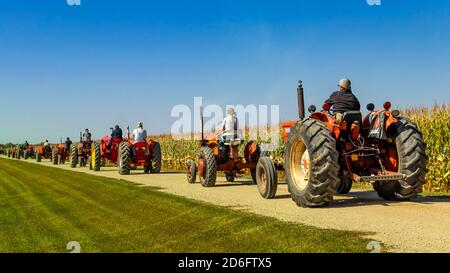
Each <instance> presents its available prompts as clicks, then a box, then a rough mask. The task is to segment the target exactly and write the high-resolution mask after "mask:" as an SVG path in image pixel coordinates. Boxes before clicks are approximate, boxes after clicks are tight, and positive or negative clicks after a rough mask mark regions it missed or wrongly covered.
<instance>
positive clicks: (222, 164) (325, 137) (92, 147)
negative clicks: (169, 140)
mask: <svg viewBox="0 0 450 273" xmlns="http://www.w3.org/2000/svg"><path fill="white" fill-rule="evenodd" d="M297 101H298V116H299V119H298V120H297V121H289V122H284V123H282V124H281V125H282V130H283V134H282V135H283V141H284V162H282V163H280V162H277V161H274V160H273V159H272V158H271V157H270V153H268V152H267V151H264V149H262V147H261V145H259V144H258V143H256V142H255V141H249V142H248V143H246V145H245V148H244V155H243V157H242V156H240V155H239V152H238V151H239V147H240V146H241V145H243V144H244V139H243V138H242V136H241V135H240V134H238V133H237V132H236V131H233V132H219V133H214V132H213V133H211V134H210V135H207V136H205V134H204V132H203V114H202V113H201V122H202V133H201V140H200V143H199V144H200V146H201V147H200V153H199V155H198V158H197V160H193V159H191V160H188V161H187V162H186V176H187V182H188V183H195V182H196V180H197V177H198V179H199V180H200V183H201V185H202V186H204V187H213V186H215V184H216V180H217V172H223V173H224V175H225V178H226V180H227V181H229V182H233V181H234V180H235V179H236V177H239V176H242V175H243V174H244V173H245V170H246V169H248V170H250V174H251V177H252V180H253V182H254V183H256V184H257V188H258V191H259V193H260V195H261V196H262V197H263V198H265V199H272V198H274V197H275V196H276V192H277V186H278V174H279V173H280V172H284V176H285V177H286V182H287V186H288V190H289V192H290V195H291V198H292V200H293V201H294V202H295V203H296V204H297V205H299V206H302V207H323V206H327V205H328V204H329V203H330V202H331V201H332V200H333V196H334V195H335V194H346V193H348V192H349V191H350V190H351V188H352V185H353V183H358V182H365V183H371V184H372V185H373V188H374V189H375V191H376V192H377V193H378V195H379V196H380V197H382V198H384V199H386V200H395V201H405V200H410V199H413V198H415V197H416V196H417V194H418V193H420V192H421V190H422V184H423V183H424V180H425V175H426V172H427V169H426V163H427V157H426V153H425V143H424V141H423V139H422V135H421V133H420V131H419V129H418V128H417V126H416V125H415V124H414V123H413V122H411V121H410V120H409V119H407V118H405V117H402V116H401V115H400V112H399V111H398V110H391V103H390V102H386V103H385V104H384V105H383V108H382V109H379V110H375V106H374V105H373V104H368V105H367V110H368V111H369V114H368V115H366V116H365V117H363V115H362V113H361V112H360V111H350V112H346V113H343V114H342V119H337V118H336V116H335V115H334V113H332V112H331V107H332V106H331V105H330V104H327V103H325V104H324V105H323V106H322V109H321V110H320V111H317V109H316V106H314V105H311V106H309V108H308V112H309V116H308V117H307V116H306V115H305V106H304V90H303V84H302V82H301V81H299V83H298V87H297ZM201 112H203V111H201ZM127 129H128V128H127ZM127 132H128V135H127V138H125V139H111V138H110V137H109V136H105V137H103V138H102V139H101V140H99V141H95V142H92V141H87V142H86V141H82V139H81V134H80V142H79V143H77V144H72V146H71V147H70V150H67V149H66V148H65V147H64V145H63V144H60V145H56V146H54V147H52V148H50V149H49V147H43V146H39V147H33V146H27V147H24V146H16V147H13V148H12V149H9V150H7V155H8V157H15V158H20V157H21V156H23V157H24V158H25V159H26V158H31V157H34V158H36V160H37V161H41V160H42V159H50V160H51V161H52V162H53V164H64V162H65V161H66V160H68V159H70V164H71V167H73V168H75V167H77V166H80V167H85V166H87V165H88V166H89V168H90V169H91V170H93V171H100V169H101V168H102V167H103V166H105V164H106V162H110V163H113V164H116V165H117V168H118V172H119V173H120V174H122V175H127V174H130V170H134V169H136V168H138V167H143V169H144V171H145V173H159V172H160V171H161V147H160V145H159V143H158V142H156V141H153V140H151V139H149V140H147V141H146V142H138V143H135V142H134V141H132V140H131V139H130V132H129V129H128V130H127Z"/></svg>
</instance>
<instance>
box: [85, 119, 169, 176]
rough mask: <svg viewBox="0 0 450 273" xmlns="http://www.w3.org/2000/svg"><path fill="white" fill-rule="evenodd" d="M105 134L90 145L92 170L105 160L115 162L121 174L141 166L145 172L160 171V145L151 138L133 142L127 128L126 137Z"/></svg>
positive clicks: (96, 169)
mask: <svg viewBox="0 0 450 273" xmlns="http://www.w3.org/2000/svg"><path fill="white" fill-rule="evenodd" d="M110 141H111V138H110V137H109V136H105V137H103V138H102V139H101V142H100V143H99V142H95V143H94V144H93V146H92V156H91V166H92V169H93V170H94V171H99V170H100V168H101V166H102V165H103V166H104V164H105V163H104V162H105V161H106V160H108V161H110V162H111V163H113V164H117V167H118V171H119V173H120V174H122V175H127V174H130V171H131V170H135V169H137V167H143V168H144V172H145V173H159V172H160V171H161V147H160V144H159V143H158V142H156V141H153V140H151V139H149V140H147V141H145V142H134V141H133V140H131V139H130V131H129V128H127V138H126V139H124V140H122V139H113V140H112V145H111V147H109V143H110Z"/></svg>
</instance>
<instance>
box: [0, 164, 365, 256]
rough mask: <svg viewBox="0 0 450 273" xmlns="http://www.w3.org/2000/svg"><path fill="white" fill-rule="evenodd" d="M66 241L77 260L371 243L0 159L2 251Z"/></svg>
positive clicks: (49, 247) (361, 247)
mask: <svg viewBox="0 0 450 273" xmlns="http://www.w3.org/2000/svg"><path fill="white" fill-rule="evenodd" d="M299 209H300V208H299ZM70 241H78V242H79V243H80V245H81V251H82V252H367V249H366V246H367V243H368V241H369V240H368V239H365V238H362V237H361V236H360V235H359V234H356V233H352V232H344V231H335V230H326V229H319V228H314V227H309V226H304V225H299V224H294V223H287V222H283V221H279V220H277V219H273V218H269V217H264V216H259V215H255V214H252V213H247V212H242V211H236V210H232V209H227V208H223V207H218V206H213V205H209V204H206V203H201V202H197V201H193V200H190V199H187V198H182V197H178V196H174V195H170V194H166V193H162V192H159V191H158V190H157V189H152V188H148V187H138V186H137V185H135V184H132V183H129V182H126V181H123V180H116V179H109V178H103V177H98V176H91V175H86V174H81V173H76V172H71V171H64V170H60V169H56V168H51V167H45V166H40V165H36V164H30V163H26V162H20V161H13V160H6V159H0V251H1V252H68V250H67V249H66V246H67V243H68V242H70Z"/></svg>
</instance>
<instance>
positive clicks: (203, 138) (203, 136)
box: [200, 107, 205, 143]
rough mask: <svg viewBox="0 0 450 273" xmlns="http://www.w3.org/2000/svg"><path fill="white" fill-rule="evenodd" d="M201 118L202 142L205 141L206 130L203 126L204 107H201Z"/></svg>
mask: <svg viewBox="0 0 450 273" xmlns="http://www.w3.org/2000/svg"><path fill="white" fill-rule="evenodd" d="M200 120H201V125H202V143H203V141H205V132H204V128H203V107H200Z"/></svg>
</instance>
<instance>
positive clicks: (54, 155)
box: [52, 150, 59, 165]
mask: <svg viewBox="0 0 450 273" xmlns="http://www.w3.org/2000/svg"><path fill="white" fill-rule="evenodd" d="M58 161H59V153H58V152H57V151H56V150H53V153H52V162H53V165H58Z"/></svg>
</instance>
